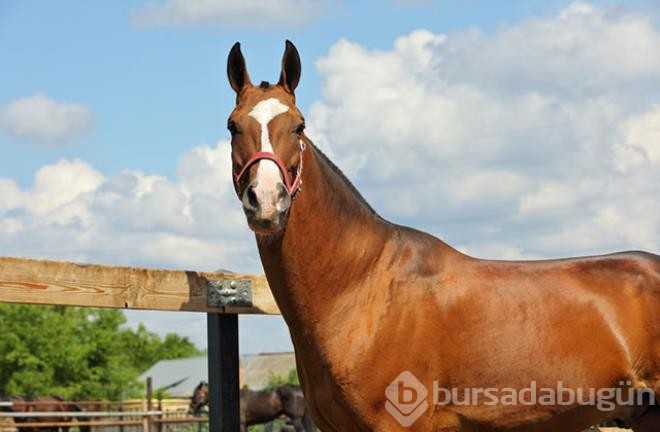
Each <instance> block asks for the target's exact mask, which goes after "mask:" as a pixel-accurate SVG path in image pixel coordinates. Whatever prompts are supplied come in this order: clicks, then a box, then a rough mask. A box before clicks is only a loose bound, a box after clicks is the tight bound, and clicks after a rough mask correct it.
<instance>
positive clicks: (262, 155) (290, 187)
mask: <svg viewBox="0 0 660 432" xmlns="http://www.w3.org/2000/svg"><path fill="white" fill-rule="evenodd" d="M304 151H305V142H304V141H303V140H302V138H301V139H300V162H299V163H298V169H297V170H296V177H295V178H294V179H293V181H291V176H290V175H289V170H288V169H287V168H286V165H284V162H282V159H280V158H279V157H278V156H277V155H276V154H275V153H271V152H256V153H255V154H253V155H252V157H251V158H250V159H249V160H248V161H247V162H246V163H245V165H243V168H242V169H241V170H240V171H239V172H238V174H237V173H234V184H235V185H236V190H238V189H239V184H240V182H241V178H242V177H243V175H245V173H246V172H247V171H248V170H249V169H250V167H251V166H252V165H254V164H255V163H257V162H259V161H261V160H262V159H268V160H271V161H273V162H275V164H276V165H277V167H278V168H279V169H280V172H281V173H282V177H283V179H284V186H285V187H286V190H287V192H288V193H289V195H290V196H291V197H294V196H295V194H296V192H298V191H299V190H300V189H301V186H302V167H303V152H304Z"/></svg>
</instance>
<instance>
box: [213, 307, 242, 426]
mask: <svg viewBox="0 0 660 432" xmlns="http://www.w3.org/2000/svg"><path fill="white" fill-rule="evenodd" d="M206 323H207V329H208V376H209V432H239V431H240V407H239V378H238V315H237V314H215V313H209V314H207V316H206Z"/></svg>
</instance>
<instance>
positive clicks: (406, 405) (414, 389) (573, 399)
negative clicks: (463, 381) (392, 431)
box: [385, 371, 655, 427]
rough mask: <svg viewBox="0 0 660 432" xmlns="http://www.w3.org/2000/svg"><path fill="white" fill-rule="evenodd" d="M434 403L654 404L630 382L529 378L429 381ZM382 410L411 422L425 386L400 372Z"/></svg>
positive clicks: (421, 407)
mask: <svg viewBox="0 0 660 432" xmlns="http://www.w3.org/2000/svg"><path fill="white" fill-rule="evenodd" d="M432 389H433V404H434V405H456V406H459V405H594V406H596V407H597V408H598V409H599V410H600V411H612V410H613V409H614V408H615V407H616V406H617V405H640V406H641V405H647V404H650V405H654V404H655V393H654V392H653V390H651V389H650V388H633V385H632V382H631V381H619V382H618V387H613V388H599V389H594V388H577V389H574V388H571V387H565V386H564V383H563V382H562V381H558V382H557V383H556V385H555V386H554V388H549V387H540V386H538V385H537V383H536V381H532V382H531V383H530V384H529V386H527V387H524V388H509V387H507V388H501V389H499V388H462V389H457V388H452V389H447V388H443V387H441V386H440V385H439V384H438V382H437V381H434V382H433V387H432ZM385 396H386V397H387V401H386V402H385V409H387V411H388V412H389V413H390V414H392V416H393V417H394V418H395V419H396V420H397V421H398V422H399V423H401V425H402V426H404V427H408V426H410V425H412V424H413V423H414V422H415V421H417V419H419V417H420V416H421V415H422V414H424V412H425V411H426V410H427V409H428V407H429V404H428V402H427V401H426V397H427V396H428V389H427V388H426V387H425V386H424V384H422V383H421V382H420V381H419V380H418V379H417V378H416V377H415V375H413V374H412V373H411V372H408V371H405V372H403V373H401V374H400V375H399V376H398V377H396V379H395V380H394V381H392V383H391V384H390V385H389V386H387V388H386V389H385Z"/></svg>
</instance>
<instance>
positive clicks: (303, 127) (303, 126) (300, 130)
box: [294, 122, 305, 135]
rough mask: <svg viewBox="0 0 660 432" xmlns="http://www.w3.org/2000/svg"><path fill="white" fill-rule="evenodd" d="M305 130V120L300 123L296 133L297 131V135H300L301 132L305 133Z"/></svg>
mask: <svg viewBox="0 0 660 432" xmlns="http://www.w3.org/2000/svg"><path fill="white" fill-rule="evenodd" d="M304 130H305V122H302V123H300V124H299V125H298V127H297V128H296V129H295V131H294V133H295V134H296V135H300V134H301V133H303V131H304Z"/></svg>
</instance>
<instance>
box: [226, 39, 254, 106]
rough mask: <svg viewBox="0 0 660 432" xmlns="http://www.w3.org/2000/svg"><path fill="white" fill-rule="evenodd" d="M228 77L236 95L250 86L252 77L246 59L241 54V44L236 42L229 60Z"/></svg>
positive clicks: (230, 52)
mask: <svg viewBox="0 0 660 432" xmlns="http://www.w3.org/2000/svg"><path fill="white" fill-rule="evenodd" d="M227 77H228V78H229V84H230V85H231V88H233V89H234V91H235V92H236V94H238V93H240V92H241V90H243V88H244V87H245V86H247V85H249V84H252V83H251V82H250V75H248V71H247V66H245V58H244V57H243V53H242V52H241V44H240V42H236V43H235V44H234V46H233V47H231V51H229V57H228V58H227Z"/></svg>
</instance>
